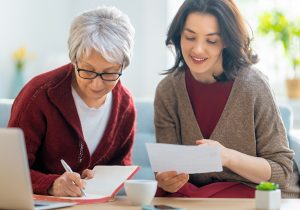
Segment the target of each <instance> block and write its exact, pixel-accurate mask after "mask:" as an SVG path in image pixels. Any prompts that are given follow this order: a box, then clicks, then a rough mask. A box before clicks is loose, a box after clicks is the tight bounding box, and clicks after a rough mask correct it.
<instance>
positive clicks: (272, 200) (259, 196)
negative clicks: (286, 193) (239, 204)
mask: <svg viewBox="0 0 300 210" xmlns="http://www.w3.org/2000/svg"><path fill="white" fill-rule="evenodd" d="M280 203H281V191H280V190H279V189H278V190H271V191H263V190H256V191H255V204H256V208H257V209H280Z"/></svg>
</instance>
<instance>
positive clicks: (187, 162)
mask: <svg viewBox="0 0 300 210" xmlns="http://www.w3.org/2000/svg"><path fill="white" fill-rule="evenodd" d="M146 148H147V151H148V155H149V160H150V164H151V167H152V170H153V171H154V172H163V171H177V172H178V173H188V174H195V173H208V172H219V171H222V170H223V169H222V163H221V155H220V148H218V147H215V146H212V145H198V146H197V145H195V146H194V145H174V144H160V143H154V144H150V143H149V144H146Z"/></svg>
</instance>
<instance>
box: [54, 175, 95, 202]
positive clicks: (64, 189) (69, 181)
mask: <svg viewBox="0 0 300 210" xmlns="http://www.w3.org/2000/svg"><path fill="white" fill-rule="evenodd" d="M86 170H87V169H86ZM86 170H84V171H86ZM87 173H89V172H85V175H86V177H88V175H87ZM82 174H83V173H82ZM84 187H85V181H84V180H82V179H81V178H80V175H79V174H78V173H74V172H65V173H64V174H62V175H61V176H60V177H58V178H57V179H56V180H55V181H54V183H53V185H52V187H51V188H50V189H49V191H48V192H49V194H50V195H54V196H65V197H66V196H67V197H69V196H70V197H80V196H81V189H84Z"/></svg>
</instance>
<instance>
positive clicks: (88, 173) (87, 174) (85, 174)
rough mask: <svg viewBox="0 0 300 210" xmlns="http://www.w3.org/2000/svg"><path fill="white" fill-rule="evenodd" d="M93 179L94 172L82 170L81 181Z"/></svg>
mask: <svg viewBox="0 0 300 210" xmlns="http://www.w3.org/2000/svg"><path fill="white" fill-rule="evenodd" d="M92 178H94V172H93V171H92V170H90V169H84V170H83V172H82V173H81V179H92Z"/></svg>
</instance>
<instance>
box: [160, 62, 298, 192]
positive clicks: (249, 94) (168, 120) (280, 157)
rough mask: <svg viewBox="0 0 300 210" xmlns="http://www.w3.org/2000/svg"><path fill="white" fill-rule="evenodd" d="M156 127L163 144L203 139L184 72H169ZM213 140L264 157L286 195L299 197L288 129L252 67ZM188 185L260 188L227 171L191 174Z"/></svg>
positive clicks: (237, 83) (237, 82)
mask: <svg viewBox="0 0 300 210" xmlns="http://www.w3.org/2000/svg"><path fill="white" fill-rule="evenodd" d="M212 97H213V96H212ZM155 129H156V138H157V142H160V143H170V144H184V145H194V144H195V140H197V139H202V138H203V136H202V134H201V130H200V129H199V127H198V124H197V121H196V118H195V115H194V112H193V109H192V105H191V103H190V99H189V96H188V93H187V89H186V84H185V73H184V71H179V70H177V71H175V72H173V73H171V74H169V75H168V76H166V77H165V78H164V79H163V80H162V81H161V82H160V83H159V85H158V86H157V90H156V96H155ZM210 139H213V140H216V141H219V142H220V143H221V144H222V145H224V146H225V147H228V148H231V149H234V150H237V151H240V152H242V153H245V154H248V155H252V156H257V157H263V158H265V159H266V160H267V161H268V162H269V164H270V166H271V170H272V175H271V178H270V180H269V181H271V182H275V183H278V184H279V186H280V188H281V189H282V197H299V195H300V194H299V192H300V189H299V185H298V170H297V167H296V164H294V165H293V155H294V153H293V151H292V150H290V149H289V148H288V141H287V136H286V131H285V128H284V126H283V123H282V119H281V117H280V114H279V110H278V108H277V106H276V104H275V102H274V97H273V95H272V92H271V90H270V87H269V85H268V82H267V81H266V78H265V77H264V75H262V73H260V72H259V71H258V70H255V69H250V68H248V69H243V70H242V71H240V72H239V74H238V75H237V77H236V79H235V81H234V84H233V87H232V90H231V93H230V95H229V98H228V101H227V103H226V105H225V108H224V110H223V113H222V114H221V117H220V119H219V121H218V123H217V125H216V127H215V129H214V131H213V132H212V134H211V136H210ZM195 161H196V160H195ZM293 166H294V167H293ZM189 181H190V182H191V183H193V184H195V185H197V186H203V185H206V184H208V183H211V182H217V181H238V182H242V183H245V184H247V185H248V186H252V187H254V186H255V185H256V184H255V183H252V182H251V181H249V180H247V179H245V178H243V177H241V176H240V175H238V174H235V173H234V172H232V171H230V170H229V169H227V168H223V172H215V173H205V174H193V175H191V176H190V180H189Z"/></svg>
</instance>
